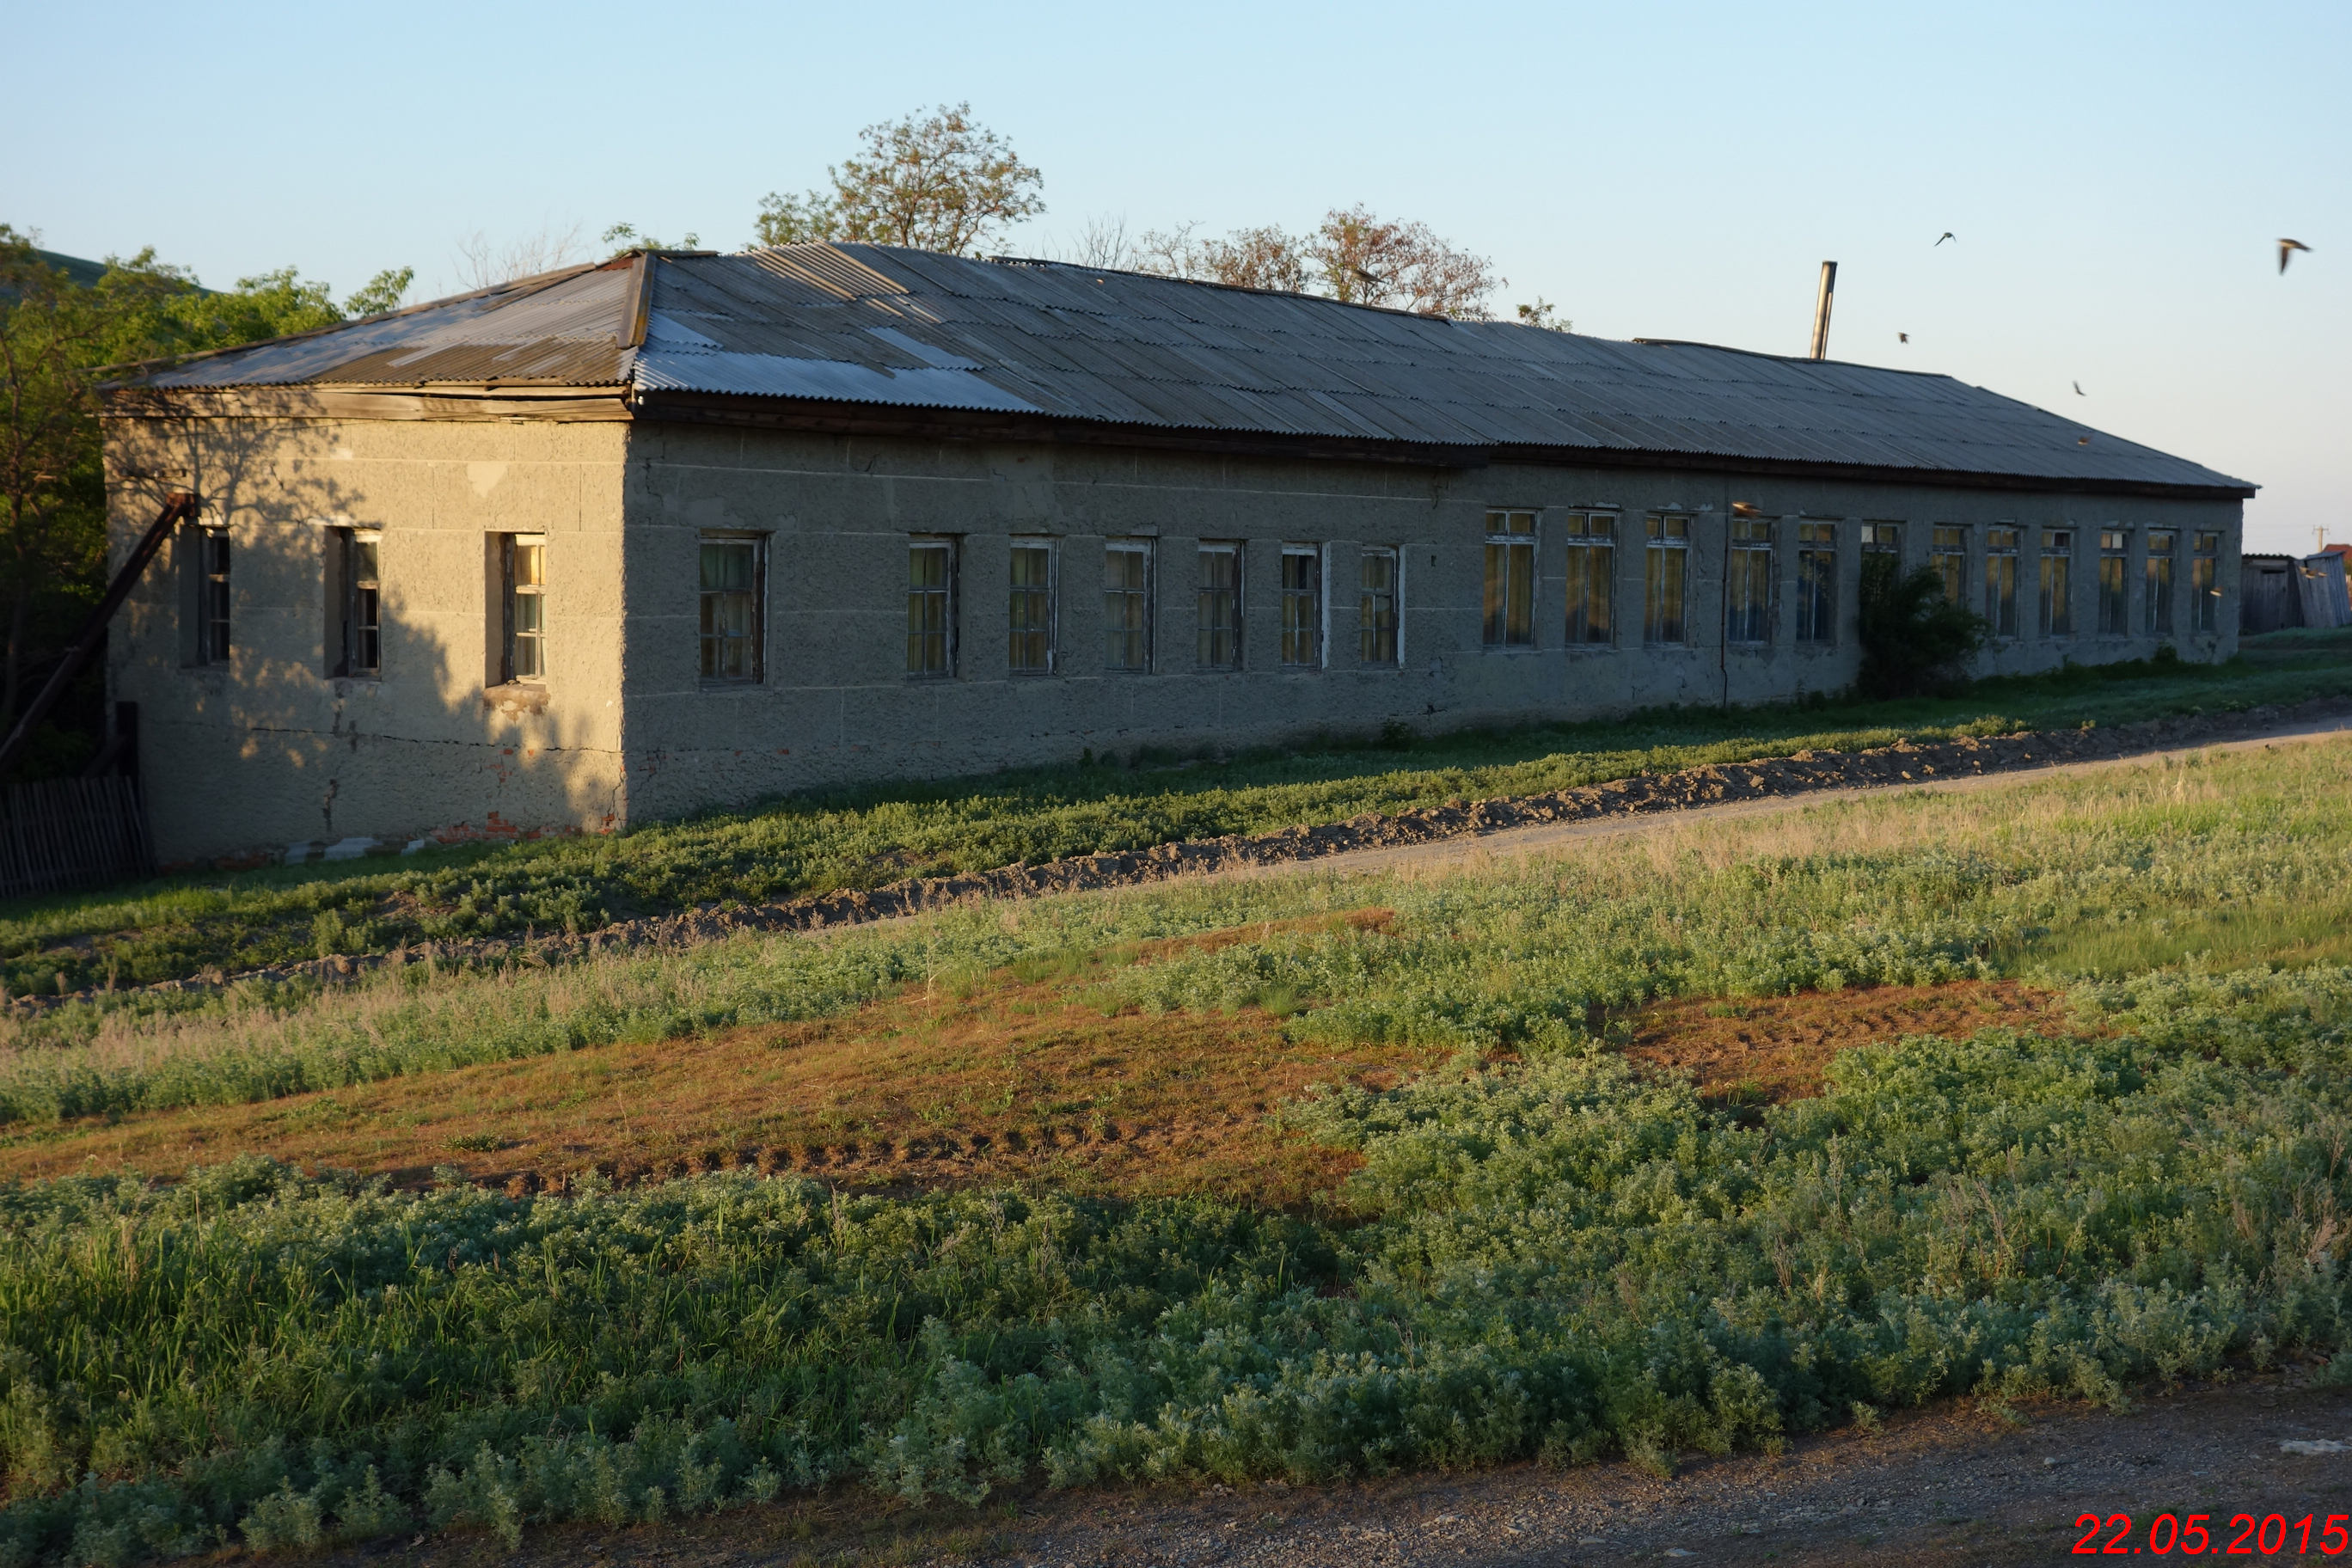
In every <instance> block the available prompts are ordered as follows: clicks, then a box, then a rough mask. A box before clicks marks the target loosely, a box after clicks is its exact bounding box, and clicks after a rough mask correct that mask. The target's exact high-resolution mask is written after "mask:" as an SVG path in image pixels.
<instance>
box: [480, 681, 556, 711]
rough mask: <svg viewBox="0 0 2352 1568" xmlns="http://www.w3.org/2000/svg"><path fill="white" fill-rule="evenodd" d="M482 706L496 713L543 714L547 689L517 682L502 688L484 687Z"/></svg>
mask: <svg viewBox="0 0 2352 1568" xmlns="http://www.w3.org/2000/svg"><path fill="white" fill-rule="evenodd" d="M482 706H483V707H485V708H487V709H489V710H491V711H493V712H497V713H544V712H546V711H547V688H546V687H544V686H537V685H528V684H525V683H524V682H522V681H519V680H513V681H509V682H508V683H507V684H505V685H504V686H486V687H484V688H482Z"/></svg>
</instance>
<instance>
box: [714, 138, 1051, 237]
mask: <svg viewBox="0 0 2352 1568" xmlns="http://www.w3.org/2000/svg"><path fill="white" fill-rule="evenodd" d="M858 141H859V151H858V152H857V153H856V154H854V155H853V156H850V157H848V158H845V159H843V160H842V161H841V162H840V163H836V164H835V165H833V166H832V167H830V168H828V169H827V170H825V174H826V176H827V177H828V178H829V179H830V180H831V181H832V182H833V189H832V190H831V191H830V192H824V191H809V192H806V193H804V194H803V195H787V194H785V193H782V192H776V191H772V192H770V193H769V194H768V195H766V196H765V197H763V198H762V199H761V203H760V216H759V219H758V225H757V226H758V230H759V237H760V239H759V242H760V243H761V245H796V244H801V243H803V242H805V241H808V240H819V239H854V240H866V241H870V242H872V243H876V244H880V245H904V246H911V247H914V248H916V249H918V250H938V251H944V252H946V253H947V254H949V255H950V256H968V255H971V253H972V252H973V251H974V250H976V249H978V248H979V247H981V246H982V243H983V242H986V241H989V240H992V239H993V238H994V237H996V236H997V235H998V234H999V233H1000V232H1002V231H1003V229H1004V228H1006V227H1007V226H1011V225H1013V224H1016V223H1019V222H1020V221H1021V220H1022V219H1024V218H1027V217H1034V216H1036V215H1037V214H1039V213H1041V212H1044V211H1045V200H1044V198H1043V197H1042V196H1040V195H1038V192H1039V189H1040V188H1041V186H1042V185H1043V184H1044V181H1045V176H1043V175H1042V174H1039V173H1038V172H1037V171H1036V170H1035V169H1034V168H1032V167H1031V166H1030V165H1029V164H1027V163H1023V162H1022V161H1021V158H1020V156H1019V154H1017V153H1014V152H1013V147H1012V144H1011V143H1010V142H1006V141H1005V140H1004V139H1003V137H1001V136H999V135H997V134H996V133H995V132H992V131H990V130H988V129H987V128H986V127H985V126H982V125H981V124H979V123H978V122H977V121H974V120H973V119H972V118H971V104H969V103H960V104H957V105H956V106H955V107H954V108H952V109H950V108H949V107H947V106H946V105H945V104H941V105H940V107H939V108H938V109H937V110H933V111H932V113H931V114H930V115H929V118H927V119H918V118H917V117H916V116H914V115H912V114H909V115H908V116H906V117H905V118H904V119H901V120H896V121H886V122H884V123H882V124H877V125H869V126H867V127H866V129H865V130H863V131H861V132H858Z"/></svg>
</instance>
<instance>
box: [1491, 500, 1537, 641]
mask: <svg viewBox="0 0 2352 1568" xmlns="http://www.w3.org/2000/svg"><path fill="white" fill-rule="evenodd" d="M1535 640H1536V514H1535V513H1533V512H1531V511H1490V512H1488V513H1487V514H1486V646H1487V647H1533V646H1535Z"/></svg>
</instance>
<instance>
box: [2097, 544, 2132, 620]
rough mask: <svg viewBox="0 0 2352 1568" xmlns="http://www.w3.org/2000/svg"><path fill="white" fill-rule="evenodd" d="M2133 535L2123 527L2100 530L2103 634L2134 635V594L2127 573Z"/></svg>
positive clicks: (2100, 585) (2100, 602) (2100, 608)
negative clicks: (2125, 573) (2125, 575)
mask: <svg viewBox="0 0 2352 1568" xmlns="http://www.w3.org/2000/svg"><path fill="white" fill-rule="evenodd" d="M2130 544H2131V535H2130V534H2129V533H2128V532H2126V531H2125V530H2123V529H2120V528H2103V529H2101V530H2099V635H2100V636H2101V637H2129V636H2130V635H2131V595H2130V592H2129V589H2128V587H2127V585H2126V579H2125V577H2124V568H2125V566H2126V564H2127V563H2126V561H2125V559H2124V557H2125V555H2126V552H2127V551H2128V550H2129V547H2130Z"/></svg>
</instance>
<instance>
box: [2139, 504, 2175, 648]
mask: <svg viewBox="0 0 2352 1568" xmlns="http://www.w3.org/2000/svg"><path fill="white" fill-rule="evenodd" d="M2179 537H2180V536H2179V534H2177V533H2175V532H2174V531H2172V530H2170V529H2168V528H2151V529H2149V530H2148V531H2147V570H2146V572H2145V573H2144V574H2143V575H2144V577H2145V579H2146V582H2147V608H2146V610H2145V611H2144V614H2145V616H2146V617H2147V619H2146V625H2147V630H2148V633H2149V635H2150V636H2152V637H2170V636H2171V635H2172V555H2173V550H2174V547H2175V545H2176V544H2177V543H2178V542H2179Z"/></svg>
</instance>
